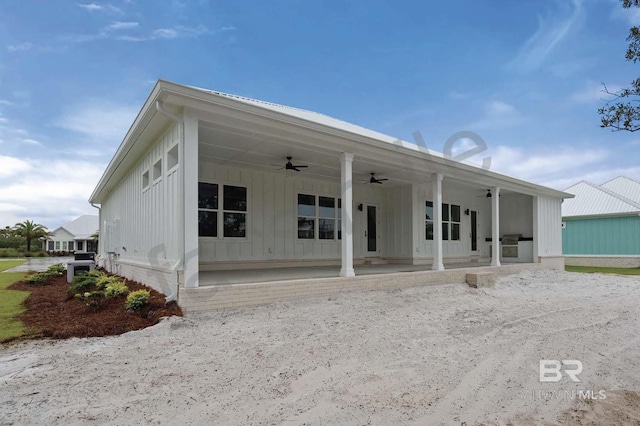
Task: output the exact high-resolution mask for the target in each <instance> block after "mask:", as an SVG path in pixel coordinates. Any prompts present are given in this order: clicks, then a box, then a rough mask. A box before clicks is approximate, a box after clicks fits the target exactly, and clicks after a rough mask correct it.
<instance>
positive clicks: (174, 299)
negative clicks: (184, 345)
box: [156, 101, 185, 303]
mask: <svg viewBox="0 0 640 426" xmlns="http://www.w3.org/2000/svg"><path fill="white" fill-rule="evenodd" d="M156 110H157V111H158V112H159V113H160V114H162V115H164V116H165V117H168V118H169V119H170V120H171V121H173V122H174V123H176V124H178V125H179V124H180V121H182V120H181V119H180V117H178V116H176V115H173V114H171V113H170V112H169V111H167V110H166V109H165V108H164V105H163V104H162V102H160V101H156ZM179 143H180V146H181V149H180V151H181V152H180V157H179V161H180V180H181V181H182V196H181V197H180V209H179V213H178V217H179V218H180V219H181V220H180V222H181V223H182V238H179V240H180V245H181V249H180V253H182V256H181V258H180V259H179V260H178V262H176V264H175V265H173V268H171V275H173V279H174V280H175V282H174V284H175V288H174V289H173V291H172V293H171V294H170V295H168V296H167V297H165V301H166V302H167V303H168V302H177V301H178V291H179V289H180V280H179V277H178V270H179V269H180V267H182V268H183V269H184V256H185V253H184V234H185V225H184V217H183V216H184V125H182V126H181V129H180V142H179Z"/></svg>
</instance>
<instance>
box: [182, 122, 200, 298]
mask: <svg viewBox="0 0 640 426" xmlns="http://www.w3.org/2000/svg"><path fill="white" fill-rule="evenodd" d="M183 126H184V129H183V135H184V140H183V149H182V154H183V155H182V163H181V168H182V177H183V180H182V196H183V201H184V206H183V212H182V215H183V216H182V217H183V223H184V229H183V232H184V234H183V240H184V252H183V253H182V255H183V256H184V286H185V287H186V288H195V287H198V284H199V283H198V281H199V268H200V265H199V253H198V119H197V118H196V117H194V116H192V115H190V114H189V111H188V110H185V113H184V116H183Z"/></svg>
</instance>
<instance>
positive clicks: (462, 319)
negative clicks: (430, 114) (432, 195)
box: [0, 271, 640, 425]
mask: <svg viewBox="0 0 640 426" xmlns="http://www.w3.org/2000/svg"><path fill="white" fill-rule="evenodd" d="M639 319H640V279H638V278H636V277H619V276H603V275H585V274H571V273H565V272H552V271H536V272H528V271H524V272H521V273H519V274H517V275H513V276H510V277H507V278H503V279H500V280H499V282H498V284H497V285H496V288H494V289H487V290H474V289H470V288H468V287H467V286H465V285H462V284H459V285H458V284H456V285H439V286H429V287H423V288H413V289H409V290H403V291H393V292H364V293H351V294H341V295H339V296H336V297H331V298H326V297H325V298H318V299H307V300H302V301H297V302H290V303H286V304H284V303H283V304H274V305H270V306H264V307H259V308H252V309H239V310H234V311H227V312H215V313H211V314H203V315H198V316H192V317H190V318H187V319H181V318H172V319H169V320H166V321H163V322H161V323H160V324H159V325H157V326H154V327H152V328H148V329H145V330H141V331H137V332H131V333H127V334H125V335H122V336H118V337H111V338H94V339H88V340H83V339H72V340H68V341H55V342H52V341H41V342H24V343H19V344H15V345H10V346H5V347H3V348H0V424H53V425H67V424H220V425H271V424H287V425H302V424H307V425H342V424H345V425H365V424H371V425H389V424H415V425H427V424H428V425H434V424H466V425H472V424H479V423H482V424H509V423H511V424H557V423H558V422H559V421H564V422H565V423H568V424H576V422H578V421H579V422H583V423H586V422H589V421H594V422H595V423H594V424H597V423H606V424H614V423H615V422H618V424H634V422H635V424H638V423H640V411H639V410H640V408H639V407H640V398H639V396H638V395H639V394H638V391H640V368H639V366H640V362H639V361H640V325H639ZM543 359H549V360H579V361H580V362H581V363H582V366H583V370H582V372H581V373H580V374H579V375H578V376H577V377H578V378H579V379H580V380H581V381H580V382H573V381H572V380H571V379H570V378H569V376H568V375H566V374H564V375H563V376H562V379H561V380H560V381H559V382H557V383H556V382H553V383H541V382H540V381H539V364H540V360H543ZM569 368H573V367H569V366H568V367H567V369H569ZM581 396H582V398H581ZM585 396H588V397H589V398H587V399H584V398H585ZM601 396H605V399H599V398H601ZM591 397H595V398H598V399H597V400H596V399H592V398H591ZM583 423H579V424H583Z"/></svg>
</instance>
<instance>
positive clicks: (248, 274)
mask: <svg viewBox="0 0 640 426" xmlns="http://www.w3.org/2000/svg"><path fill="white" fill-rule="evenodd" d="M489 265H490V264H489V262H464V263H449V264H445V270H449V269H463V268H476V267H486V266H489ZM354 269H355V272H356V276H363V275H381V274H382V275H383V274H395V273H400V272H418V271H431V265H402V264H380V265H356V266H354ZM339 276H340V267H339V266H335V265H332V266H308V267H292V268H264V269H243V270H232V271H200V286H213V285H225V284H245V283H264V282H274V281H289V280H306V279H313V278H337V277H339Z"/></svg>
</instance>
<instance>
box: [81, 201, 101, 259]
mask: <svg viewBox="0 0 640 426" xmlns="http://www.w3.org/2000/svg"><path fill="white" fill-rule="evenodd" d="M89 204H91V207H93V208H96V209H98V247H97V248H98V249H99V248H100V242H102V238H100V228H102V205H100V206H97V205H95V204H94V203H91V202H90V203H89ZM84 244H85V246H86V245H87V244H88V241H85V242H84ZM85 251H89V250H87V249H86V247H85ZM96 257H97V258H98V262H99V261H100V250H98V253H96ZM102 267H104V265H102Z"/></svg>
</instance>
